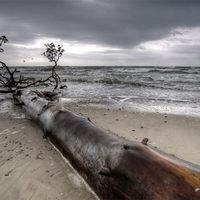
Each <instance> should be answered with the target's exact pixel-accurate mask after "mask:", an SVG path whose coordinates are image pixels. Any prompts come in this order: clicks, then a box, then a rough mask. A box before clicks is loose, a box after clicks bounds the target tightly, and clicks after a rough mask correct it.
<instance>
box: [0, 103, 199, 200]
mask: <svg viewBox="0 0 200 200" xmlns="http://www.w3.org/2000/svg"><path fill="white" fill-rule="evenodd" d="M68 109H69V110H71V111H72V112H73V113H75V114H77V115H79V116H82V117H85V118H86V119H88V118H89V119H90V120H91V122H92V123H93V124H95V125H97V126H98V127H101V128H103V129H104V130H109V131H111V132H113V133H116V134H117V135H119V136H121V137H124V138H127V139H129V140H133V141H138V142H140V141H141V140H142V139H143V138H144V137H146V138H148V139H149V145H152V146H153V147H156V148H157V149H159V150H161V151H164V152H165V153H167V154H170V155H173V156H176V157H178V158H181V159H183V160H186V161H189V162H192V163H194V164H197V165H200V157H199V155H200V148H199V146H200V134H199V130H200V118H197V117H191V116H180V115H169V114H164V113H163V114H161V113H141V112H133V111H130V112H129V111H127V110H124V109H123V108H120V109H117V110H116V109H111V108H109V107H107V108H102V107H101V108H100V107H91V106H89V105H84V106H80V105H78V104H77V105H73V106H70V107H68ZM0 185H1V187H0V199H3V200H4V199H5V200H13V199H15V200H18V199H24V200H25V199H32V200H37V199H40V200H43V199H52V200H54V199H60V200H62V199H63V200H64V199H70V200H71V199H74V200H87V199H95V196H94V195H93V193H92V192H91V191H90V190H89V189H88V188H87V186H86V185H85V184H84V183H83V181H82V180H81V179H80V177H79V176H78V175H77V174H76V172H75V171H74V170H73V169H72V168H71V167H70V166H69V165H68V164H67V163H66V162H65V161H64V160H63V159H62V157H61V155H60V154H59V153H58V152H57V151H56V150H55V149H54V148H53V147H52V145H51V144H50V143H49V142H48V140H46V139H43V133H42V131H41V130H40V129H39V127H38V126H37V125H36V124H35V123H34V122H32V121H30V120H26V119H11V118H0Z"/></svg>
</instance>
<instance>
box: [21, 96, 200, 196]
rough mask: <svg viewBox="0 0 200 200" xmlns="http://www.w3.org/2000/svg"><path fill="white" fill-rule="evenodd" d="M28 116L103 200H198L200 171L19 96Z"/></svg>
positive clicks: (54, 107)
mask: <svg viewBox="0 0 200 200" xmlns="http://www.w3.org/2000/svg"><path fill="white" fill-rule="evenodd" d="M17 98H19V99H20V101H21V102H23V103H24V106H25V108H26V110H27V111H28V113H29V114H30V116H31V117H32V118H33V119H34V120H35V121H36V122H37V123H38V124H39V125H40V126H41V128H42V129H43V131H44V132H45V135H46V136H47V137H48V138H49V140H50V141H51V142H52V143H53V144H54V145H55V146H56V148H57V149H58V150H59V151H60V152H61V153H62V154H63V156H64V157H66V158H67V159H68V160H69V161H70V163H71V164H72V166H73V167H74V168H75V169H76V170H77V171H78V172H79V174H80V175H81V176H82V177H83V178H84V179H85V180H86V182H87V183H88V184H89V185H90V186H91V188H92V189H93V190H94V191H95V192H96V194H97V195H98V196H99V197H100V198H102V199H107V200H113V199H119V200H121V199H126V200H183V199H185V200H186V199H187V200H199V199H200V170H199V169H198V168H195V167H194V166H192V165H191V164H188V163H185V162H184V161H180V160H178V159H174V160H171V159H169V158H166V157H165V156H163V155H161V154H159V153H158V152H156V151H154V150H152V149H151V148H150V147H149V146H148V145H147V142H148V139H147V138H146V139H144V140H143V141H142V143H139V142H132V141H129V140H126V139H123V138H120V137H118V136H116V135H115V134H111V133H110V132H106V131H104V130H102V129H100V128H98V127H96V126H94V125H93V124H92V123H91V122H89V121H88V120H87V119H84V118H82V117H78V116H76V115H74V114H73V113H71V112H70V111H67V110H61V109H60V108H59V106H57V105H56V104H54V103H52V102H49V101H45V100H42V99H41V98H40V97H39V96H38V95H37V94H36V93H35V92H20V93H18V96H17Z"/></svg>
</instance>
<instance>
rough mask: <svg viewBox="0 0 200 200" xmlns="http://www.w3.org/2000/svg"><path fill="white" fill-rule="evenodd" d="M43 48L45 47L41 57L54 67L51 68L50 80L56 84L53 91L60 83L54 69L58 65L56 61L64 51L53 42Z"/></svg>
mask: <svg viewBox="0 0 200 200" xmlns="http://www.w3.org/2000/svg"><path fill="white" fill-rule="evenodd" d="M44 46H45V47H46V51H45V52H43V53H42V55H43V56H45V57H46V58H47V59H48V60H49V61H50V62H53V63H54V66H53V67H52V78H53V79H54V80H55V82H56V85H55V87H54V89H57V88H58V84H59V82H60V77H59V75H58V74H57V73H56V71H55V68H56V66H57V65H58V61H59V59H60V57H61V56H62V55H63V53H64V51H65V50H64V49H63V48H62V46H61V45H59V44H58V45H57V46H56V45H55V44H54V43H53V42H52V43H50V44H45V45H44Z"/></svg>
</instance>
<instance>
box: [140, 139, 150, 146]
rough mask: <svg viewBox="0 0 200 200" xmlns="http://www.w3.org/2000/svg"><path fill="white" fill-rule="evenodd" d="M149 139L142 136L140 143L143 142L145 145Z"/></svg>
mask: <svg viewBox="0 0 200 200" xmlns="http://www.w3.org/2000/svg"><path fill="white" fill-rule="evenodd" d="M148 141H149V139H148V138H144V139H143V140H142V142H141V143H142V144H144V145H147V142H148Z"/></svg>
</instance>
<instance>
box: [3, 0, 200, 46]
mask: <svg viewBox="0 0 200 200" xmlns="http://www.w3.org/2000/svg"><path fill="white" fill-rule="evenodd" d="M199 13H200V3H199V2H197V1H195V2H188V1H163V0H161V1H133V0H123V1H122V0H107V1H93V0H82V1H81V0H79V1H78V0H62V1H61V0H60V1H59V0H55V1H53V0H51V1H48V0H41V1H32V0H26V1H20V0H15V1H9V0H5V1H1V7H0V25H1V34H4V33H5V34H7V35H8V36H9V37H10V39H12V40H14V41H15V42H22V41H24V42H28V41H30V40H33V39H35V38H37V37H39V35H38V34H40V35H42V36H45V37H56V38H60V39H63V40H73V41H78V42H82V43H89V44H90V43H91V44H92V43H95V44H102V45H107V46H109V45H111V46H117V47H121V48H131V47H133V46H134V45H137V44H139V43H141V42H144V41H148V40H156V39H160V38H162V37H164V36H165V35H167V34H168V33H169V31H170V30H171V29H173V28H176V27H193V26H200V14H199ZM2 20H4V21H3V22H2Z"/></svg>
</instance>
